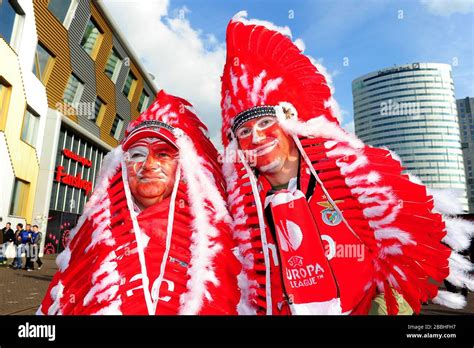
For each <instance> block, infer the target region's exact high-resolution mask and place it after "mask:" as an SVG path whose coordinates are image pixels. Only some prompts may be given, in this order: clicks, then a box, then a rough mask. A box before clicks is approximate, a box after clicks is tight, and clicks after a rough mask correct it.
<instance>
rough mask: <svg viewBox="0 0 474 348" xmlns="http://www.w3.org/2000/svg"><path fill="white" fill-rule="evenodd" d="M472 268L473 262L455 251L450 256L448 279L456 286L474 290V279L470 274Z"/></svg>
mask: <svg viewBox="0 0 474 348" xmlns="http://www.w3.org/2000/svg"><path fill="white" fill-rule="evenodd" d="M472 269H473V264H472V263H471V262H470V261H469V260H468V259H466V258H465V257H463V256H461V255H459V254H458V253H456V252H455V251H453V252H451V256H450V257H449V276H448V277H447V278H446V280H447V281H448V282H450V283H451V284H453V285H455V286H458V287H461V288H463V287H466V288H468V289H469V290H474V279H473V278H472V276H471V274H470V272H471V270H472Z"/></svg>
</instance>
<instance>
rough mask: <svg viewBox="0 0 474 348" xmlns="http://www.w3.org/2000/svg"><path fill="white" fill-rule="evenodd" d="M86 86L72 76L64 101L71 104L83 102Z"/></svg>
mask: <svg viewBox="0 0 474 348" xmlns="http://www.w3.org/2000/svg"><path fill="white" fill-rule="evenodd" d="M83 91H84V84H83V83H82V82H80V81H79V79H78V78H77V77H76V76H74V74H72V75H71V76H70V77H69V81H68V83H67V86H66V89H65V90H64V96H63V100H64V101H65V102H66V103H69V104H77V103H78V102H79V100H81V96H82V92H83Z"/></svg>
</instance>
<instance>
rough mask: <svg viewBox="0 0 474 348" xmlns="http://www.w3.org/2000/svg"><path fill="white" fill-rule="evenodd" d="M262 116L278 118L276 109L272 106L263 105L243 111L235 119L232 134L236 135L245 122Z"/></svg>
mask: <svg viewBox="0 0 474 348" xmlns="http://www.w3.org/2000/svg"><path fill="white" fill-rule="evenodd" d="M262 116H273V117H276V111H275V108H274V107H273V106H270V105H261V106H254V107H253V108H250V109H247V110H245V111H242V112H241V113H239V114H238V115H237V116H236V117H235V119H234V122H233V124H232V132H233V133H235V132H236V131H237V130H238V129H239V128H240V127H241V126H242V125H243V124H244V123H245V122H247V121H249V120H252V119H254V118H258V117H262Z"/></svg>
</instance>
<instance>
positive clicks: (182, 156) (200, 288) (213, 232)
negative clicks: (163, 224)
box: [176, 134, 225, 314]
mask: <svg viewBox="0 0 474 348" xmlns="http://www.w3.org/2000/svg"><path fill="white" fill-rule="evenodd" d="M176 144H177V145H178V148H179V149H180V151H179V163H180V165H181V167H182V168H183V175H184V178H185V179H186V182H187V183H188V195H189V198H190V208H191V211H192V212H193V216H194V220H193V233H192V235H191V241H192V245H191V260H190V263H191V266H190V268H189V269H188V275H189V276H190V279H189V280H188V283H187V291H186V292H185V293H183V294H182V295H181V297H180V303H181V307H180V309H179V313H180V314H197V313H198V312H199V311H200V309H201V307H202V305H203V300H204V297H206V296H209V294H208V290H207V283H208V282H210V283H212V284H214V285H215V286H218V284H219V280H218V279H217V277H216V275H215V272H214V265H213V260H214V257H215V255H216V254H217V253H218V252H219V251H220V250H221V249H222V246H221V245H220V244H216V243H213V242H212V241H211V238H214V237H217V236H218V234H219V231H218V230H217V229H216V228H215V227H214V226H213V224H212V223H211V222H210V217H209V213H208V210H207V209H206V203H205V201H206V200H209V201H210V202H212V204H214V206H213V208H214V209H215V210H216V211H218V210H220V209H221V207H222V206H223V207H225V203H224V202H223V199H222V196H220V194H219V192H218V191H217V188H216V187H215V186H213V184H212V183H211V182H210V181H209V176H208V175H206V174H205V168H204V167H203V166H202V161H201V160H200V157H199V156H198V154H197V152H196V149H195V147H194V145H193V143H192V141H191V139H190V138H189V137H188V136H187V135H185V134H183V135H182V136H179V137H177V139H176ZM214 199H218V200H219V201H220V202H215V201H214ZM216 208H217V209H216ZM220 215H222V214H220ZM224 215H225V214H224ZM206 294H207V295H206Z"/></svg>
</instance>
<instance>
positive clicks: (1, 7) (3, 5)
mask: <svg viewBox="0 0 474 348" xmlns="http://www.w3.org/2000/svg"><path fill="white" fill-rule="evenodd" d="M17 14H18V15H24V14H25V13H24V12H23V10H22V9H21V7H20V5H18V3H17V2H16V1H8V0H1V1H0V18H1V20H0V36H1V37H3V38H4V39H5V41H6V42H8V43H10V44H12V43H13V41H14V38H13V37H14V33H15V30H16V29H15V26H16V25H18V24H17V21H16V19H17V16H16V15H17Z"/></svg>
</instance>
